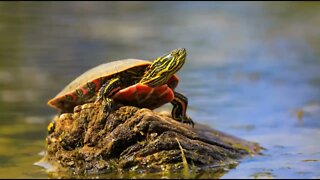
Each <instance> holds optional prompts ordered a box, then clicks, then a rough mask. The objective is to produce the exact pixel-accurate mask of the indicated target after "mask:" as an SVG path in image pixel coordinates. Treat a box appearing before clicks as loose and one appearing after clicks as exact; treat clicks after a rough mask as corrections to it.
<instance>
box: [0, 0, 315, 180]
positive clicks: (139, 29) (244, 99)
mask: <svg viewBox="0 0 320 180" xmlns="http://www.w3.org/2000/svg"><path fill="white" fill-rule="evenodd" d="M319 25H320V3H319V2H0V178H47V177H48V175H47V174H46V172H45V169H43V168H41V167H39V166H35V165H33V164H34V163H35V162H36V161H38V160H39V159H40V158H41V157H42V155H43V153H44V150H45V137H46V135H47V132H46V127H47V125H48V123H49V122H50V120H51V119H52V118H53V116H54V115H56V114H57V111H56V110H55V109H53V108H50V107H49V106H47V104H46V103H47V101H48V100H49V99H51V98H52V97H54V96H55V95H56V94H57V93H58V92H59V91H60V90H61V89H62V88H63V87H64V86H66V85H67V84H68V83H69V82H70V81H72V80H73V79H74V78H76V77H77V76H79V75H80V74H82V73H83V72H84V71H86V70H88V69H89V68H92V67H94V66H96V65H99V64H102V63H105V62H108V61H112V60H118V59H126V58H139V59H147V60H150V61H151V60H153V59H154V58H156V57H158V56H160V55H163V54H166V53H168V52H169V51H171V50H173V49H176V48H179V47H184V48H186V49H187V54H188V55H187V62H186V64H185V65H184V67H183V68H182V69H181V70H180V71H179V72H178V75H179V76H180V84H179V86H178V88H177V90H178V91H180V92H182V93H183V94H185V95H186V96H187V97H188V98H189V108H188V115H189V116H191V117H192V118H193V119H194V121H196V122H198V123H202V124H207V125H209V126H211V127H213V128H215V129H218V130H220V131H223V132H226V133H229V134H232V135H234V136H237V137H240V138H243V139H246V140H250V141H254V142H258V143H259V144H260V145H262V146H263V147H265V148H266V150H265V151H264V152H263V155H261V156H256V157H253V158H246V159H244V160H241V162H240V164H239V165H238V166H237V167H236V168H234V169H230V170H227V172H226V173H225V174H223V175H222V176H221V178H263V177H264V178H320V143H319V138H320V104H319V103H320V91H319V89H320V60H319V56H320V30H319ZM164 108H167V109H168V110H170V108H171V106H170V104H169V105H166V106H164Z"/></svg>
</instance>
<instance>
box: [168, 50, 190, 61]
mask: <svg viewBox="0 0 320 180" xmlns="http://www.w3.org/2000/svg"><path fill="white" fill-rule="evenodd" d="M186 55H187V51H186V49H185V48H179V49H176V50H174V51H172V52H171V56H173V57H174V56H176V57H178V59H181V60H182V59H185V58H186Z"/></svg>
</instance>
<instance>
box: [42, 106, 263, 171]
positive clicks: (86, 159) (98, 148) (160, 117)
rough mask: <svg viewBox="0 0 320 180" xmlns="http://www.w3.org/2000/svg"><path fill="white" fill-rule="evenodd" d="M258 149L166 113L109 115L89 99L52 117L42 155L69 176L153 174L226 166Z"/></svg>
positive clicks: (120, 110) (132, 111)
mask: <svg viewBox="0 0 320 180" xmlns="http://www.w3.org/2000/svg"><path fill="white" fill-rule="evenodd" d="M259 151H260V147H259V145H258V144H256V143H252V142H248V141H244V140H241V139H238V138H235V137H232V136H230V135H227V134H224V133H222V132H219V131H217V130H212V129H210V128H208V127H207V126H204V125H200V124H197V123H196V124H195V127H194V128H192V126H190V125H187V124H183V123H181V122H177V121H176V120H173V119H172V118H171V117H170V116H169V115H167V114H163V113H158V112H154V111H151V110H149V109H145V108H143V109H139V108H136V107H132V106H122V107H120V108H118V109H117V110H115V111H114V112H112V113H111V114H110V115H109V116H108V117H107V115H106V114H105V113H103V111H102V108H101V105H100V104H94V103H88V104H84V105H82V106H77V107H75V110H74V113H64V114H61V115H60V116H57V117H56V118H55V119H54V126H53V127H50V128H49V135H48V137H47V155H46V157H45V159H46V161H47V162H48V163H49V164H51V165H52V166H53V167H54V169H55V171H60V172H66V171H68V172H73V174H101V173H105V172H114V171H123V170H129V171H130V170H134V171H136V170H139V171H140V172H141V171H143V172H155V171H163V170H165V171H171V170H179V169H184V170H185V169H188V168H189V167H219V166H225V165H227V164H232V163H234V162H235V160H236V159H239V158H241V157H244V156H247V155H254V154H257V153H258V152H259ZM189 169H190V168H189Z"/></svg>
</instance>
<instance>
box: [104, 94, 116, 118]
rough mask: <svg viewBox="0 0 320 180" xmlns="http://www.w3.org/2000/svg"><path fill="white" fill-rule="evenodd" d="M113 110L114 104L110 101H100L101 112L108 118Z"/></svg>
mask: <svg viewBox="0 0 320 180" xmlns="http://www.w3.org/2000/svg"><path fill="white" fill-rule="evenodd" d="M114 109H115V103H114V101H113V100H112V99H109V98H107V99H105V100H104V101H102V111H103V112H104V113H105V114H106V116H107V117H108V116H109V115H110V113H111V112H112V111H113V110H114Z"/></svg>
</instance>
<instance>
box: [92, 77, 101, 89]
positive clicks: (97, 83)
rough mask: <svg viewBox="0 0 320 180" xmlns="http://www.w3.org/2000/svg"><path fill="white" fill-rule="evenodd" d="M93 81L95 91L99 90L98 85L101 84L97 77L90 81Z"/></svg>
mask: <svg viewBox="0 0 320 180" xmlns="http://www.w3.org/2000/svg"><path fill="white" fill-rule="evenodd" d="M92 82H93V83H94V85H95V86H96V91H99V89H100V87H101V84H100V81H99V79H95V80H93V81H92Z"/></svg>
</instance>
